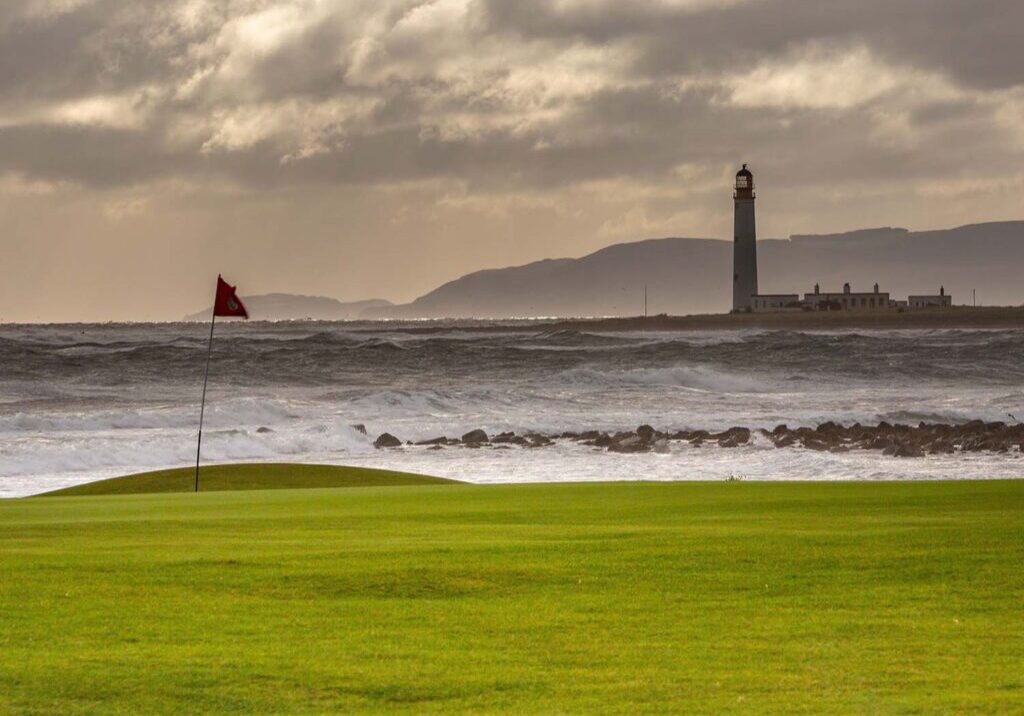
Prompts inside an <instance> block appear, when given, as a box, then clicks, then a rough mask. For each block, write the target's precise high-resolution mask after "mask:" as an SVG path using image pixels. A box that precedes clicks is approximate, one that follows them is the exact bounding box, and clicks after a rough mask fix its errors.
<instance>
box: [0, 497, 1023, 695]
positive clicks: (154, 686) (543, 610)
mask: <svg viewBox="0 0 1024 716" xmlns="http://www.w3.org/2000/svg"><path fill="white" fill-rule="evenodd" d="M1022 565H1024V482H945V483H833V484H826V483H804V484H766V483H697V484H694V483H689V484H688V483H674V484H664V483H662V484H656V483H647V484H643V483H634V484H625V483H617V484H616V483H612V484H570V485H567V484H561V485H559V484H550V485H519V486H513V485H502V486H491V487H481V486H470V485H426V486H409V487H367V488H354V489H344V490H331V489H312V490H267V491H249V492H210V493H201V494H199V495H191V494H159V495H157V494H153V495H127V496H106V497H104V496H97V497H87V498H86V497H56V498H49V499H29V500H17V501H9V502H4V503H2V504H0V713H28V714H55V713H60V714H84V713H89V714H92V713H125V714H135V713H147V714H148V713H166V714H180V713H216V714H230V713H240V714H241V713H271V712H272V713H339V712H346V713H359V712H379V711H390V712H397V713H413V712H415V713H424V712H426V713H453V712H460V711H461V712H473V713H545V714H549V713H621V714H626V713H628V714H634V713H707V714H719V713H750V714H762V713H806V714H819V713H862V714H876V713H883V714H885V713H892V714H934V713H985V714H989V713H1020V712H1021V708H1022V704H1024V609H1022V607H1021V605H1022V604H1024V569H1022Z"/></svg>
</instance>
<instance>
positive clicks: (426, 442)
mask: <svg viewBox="0 0 1024 716" xmlns="http://www.w3.org/2000/svg"><path fill="white" fill-rule="evenodd" d="M416 444H417V445H447V444H448V438H446V437H443V436H442V437H439V438H430V440H420V441H419V442H417V443H416Z"/></svg>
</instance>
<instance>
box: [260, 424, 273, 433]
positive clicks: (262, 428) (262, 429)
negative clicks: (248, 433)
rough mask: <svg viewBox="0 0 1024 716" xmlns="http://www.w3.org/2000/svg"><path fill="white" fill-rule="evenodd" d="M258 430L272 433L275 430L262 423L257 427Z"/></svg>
mask: <svg viewBox="0 0 1024 716" xmlns="http://www.w3.org/2000/svg"><path fill="white" fill-rule="evenodd" d="M256 432H258V433H272V432H274V431H273V430H271V429H270V428H268V427H264V426H262V425H261V426H260V427H258V428H256Z"/></svg>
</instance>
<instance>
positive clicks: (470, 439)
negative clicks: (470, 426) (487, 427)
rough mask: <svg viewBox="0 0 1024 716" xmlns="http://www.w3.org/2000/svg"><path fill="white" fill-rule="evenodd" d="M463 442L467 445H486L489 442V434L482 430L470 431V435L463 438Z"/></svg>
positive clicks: (467, 434)
mask: <svg viewBox="0 0 1024 716" xmlns="http://www.w3.org/2000/svg"><path fill="white" fill-rule="evenodd" d="M462 442H464V443H467V444H473V443H477V444H479V443H485V442H487V433H485V432H484V431H483V430H480V429H477V430H470V431H469V432H468V433H466V434H465V435H463V436H462Z"/></svg>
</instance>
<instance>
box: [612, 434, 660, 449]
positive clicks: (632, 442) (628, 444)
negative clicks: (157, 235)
mask: <svg viewBox="0 0 1024 716" xmlns="http://www.w3.org/2000/svg"><path fill="white" fill-rule="evenodd" d="M650 449H651V444H650V443H648V442H644V441H643V440H641V439H640V436H639V435H631V436H630V437H627V438H623V439H621V440H617V441H615V442H613V443H612V444H611V445H609V446H608V451H609V452H625V453H634V452H647V451H649V450H650Z"/></svg>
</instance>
